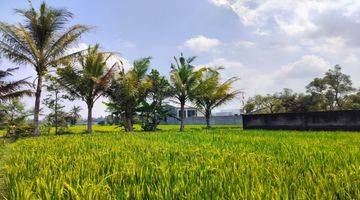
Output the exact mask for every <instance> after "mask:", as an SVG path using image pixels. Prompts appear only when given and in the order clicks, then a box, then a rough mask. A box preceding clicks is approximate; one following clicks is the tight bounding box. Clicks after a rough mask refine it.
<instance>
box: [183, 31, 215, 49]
mask: <svg viewBox="0 0 360 200" xmlns="http://www.w3.org/2000/svg"><path fill="white" fill-rule="evenodd" d="M220 45H221V42H220V40H218V39H215V38H207V37H205V36H203V35H199V36H196V37H193V38H190V39H188V40H187V41H185V43H184V45H183V46H184V47H186V48H189V49H191V50H193V51H196V52H209V51H212V50H214V49H215V48H216V47H218V46H220Z"/></svg>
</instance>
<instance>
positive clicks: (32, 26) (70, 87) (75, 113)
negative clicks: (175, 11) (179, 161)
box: [0, 1, 239, 136]
mask: <svg viewBox="0 0 360 200" xmlns="http://www.w3.org/2000/svg"><path fill="white" fill-rule="evenodd" d="M29 3H30V8H28V9H16V13H18V14H20V15H21V16H22V17H23V19H24V21H23V22H22V23H18V24H8V23H5V22H0V34H1V37H0V55H1V56H3V57H5V58H7V59H9V60H10V61H12V62H13V63H14V64H19V65H24V64H27V65H30V66H32V67H33V68H34V69H35V71H36V79H35V81H34V82H33V83H29V82H28V79H22V80H18V81H13V82H7V81H5V80H3V79H4V78H5V77H7V76H11V75H12V72H13V71H14V70H15V69H8V70H5V71H0V106H1V113H0V122H2V123H1V124H2V125H3V126H5V127H6V128H7V129H8V133H12V132H27V133H29V132H31V134H32V135H35V136H37V135H40V134H41V133H46V132H49V130H50V129H51V128H52V127H55V132H56V134H60V133H64V132H66V127H67V125H68V124H69V123H70V124H76V121H77V120H78V119H79V118H80V115H79V112H80V108H79V107H73V108H71V110H70V111H68V112H66V111H65V110H64V108H65V106H64V105H63V104H64V99H68V100H75V99H78V100H81V101H83V102H84V103H86V105H87V111H88V116H87V132H88V133H92V132H93V129H92V124H93V122H92V120H93V117H92V115H93V108H94V104H95V102H97V101H98V99H99V98H100V97H106V98H108V99H109V102H107V103H106V105H107V106H108V110H109V111H110V112H111V113H112V115H111V116H112V117H113V120H112V121H113V122H115V123H116V122H118V124H119V125H122V126H123V127H124V129H125V130H126V131H133V125H134V124H135V123H140V124H141V126H142V128H143V129H144V130H147V131H154V130H156V129H157V125H158V124H159V123H160V122H161V121H162V120H164V119H165V118H166V117H169V116H170V117H176V116H173V115H172V114H171V112H170V107H169V105H168V104H167V103H166V102H165V100H169V99H172V100H173V101H174V102H177V103H178V104H179V105H180V108H181V109H180V116H179V117H177V118H178V120H179V121H180V131H183V130H184V117H185V116H184V109H185V104H186V103H190V102H191V103H193V104H194V105H195V106H197V107H198V108H199V110H200V111H201V112H203V113H204V114H205V117H206V120H207V127H209V128H210V127H211V125H210V117H211V111H212V110H213V109H214V108H216V107H218V106H220V105H222V104H224V103H226V102H228V101H230V100H231V99H233V98H235V96H236V95H237V94H238V93H239V91H237V90H232V84H233V83H234V82H235V81H236V80H237V78H236V77H233V78H230V79H228V80H225V81H222V79H221V77H220V70H221V68H218V67H202V68H199V69H196V68H195V66H194V65H193V64H192V63H193V61H194V60H195V57H190V58H185V57H184V56H183V55H182V54H181V55H180V56H179V57H174V61H173V63H172V64H171V72H170V81H169V80H167V79H166V77H164V76H161V75H160V73H159V72H158V71H157V70H155V69H152V70H150V61H151V58H150V57H147V58H142V59H138V60H136V61H134V62H133V64H132V67H131V69H129V70H127V71H126V70H125V69H124V68H123V63H121V61H117V62H114V63H110V61H111V59H110V58H111V57H112V56H114V53H112V52H105V51H101V50H100V45H98V44H96V45H94V46H89V47H88V48H86V49H82V50H80V51H77V52H70V51H69V49H70V48H71V47H74V45H76V44H77V42H78V41H79V39H80V38H81V36H82V35H83V34H84V33H86V32H88V31H89V30H90V27H89V26H86V25H81V24H77V25H73V26H67V25H68V23H69V21H70V19H72V18H73V14H72V13H71V12H69V11H67V10H65V9H56V8H52V7H49V6H47V5H46V4H45V3H42V4H41V5H40V9H39V10H36V9H35V8H34V7H33V5H32V4H31V1H29ZM32 88H34V89H35V91H33V89H32ZM43 89H46V90H47V96H46V97H45V98H44V99H43V101H42V102H41V99H42V92H43ZM25 95H29V96H30V95H34V96H35V104H34V110H33V111H29V110H25V108H24V106H23V104H22V103H21V101H20V98H21V97H23V96H25ZM41 103H43V104H44V105H45V106H46V107H47V108H48V110H50V111H49V112H48V113H47V114H44V113H43V110H42V109H41ZM29 113H32V114H33V116H34V117H33V122H32V123H28V122H27V120H26V119H27V117H28V115H29ZM41 114H42V115H45V119H44V120H43V122H42V123H41V124H40V120H39V116H40V115H41ZM24 124H26V131H25V130H23V129H24V127H25V125H24Z"/></svg>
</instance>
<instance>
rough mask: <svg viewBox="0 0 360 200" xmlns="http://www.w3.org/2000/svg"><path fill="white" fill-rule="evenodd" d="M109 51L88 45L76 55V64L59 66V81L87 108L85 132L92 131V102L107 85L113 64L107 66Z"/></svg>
mask: <svg viewBox="0 0 360 200" xmlns="http://www.w3.org/2000/svg"><path fill="white" fill-rule="evenodd" d="M111 56H112V54H111V53H105V52H100V51H99V45H95V46H94V47H89V48H88V49H87V51H86V52H85V53H82V54H81V55H79V56H78V59H77V64H78V65H72V64H69V65H68V66H67V67H65V68H59V69H58V71H57V73H58V75H59V82H60V84H61V85H62V86H63V87H64V89H65V90H66V91H67V92H69V94H70V95H71V96H73V97H77V98H79V99H81V100H82V101H84V102H85V103H86V105H87V109H88V118H87V132H88V133H92V109H93V107H94V103H95V102H96V100H98V99H99V98H100V97H101V96H103V95H104V91H105V90H106V88H107V87H108V85H109V82H110V80H111V78H112V76H113V73H114V70H115V66H117V64H114V65H112V66H111V67H110V68H108V67H107V61H108V60H109V58H110V57H111Z"/></svg>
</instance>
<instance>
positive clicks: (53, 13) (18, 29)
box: [0, 3, 89, 135]
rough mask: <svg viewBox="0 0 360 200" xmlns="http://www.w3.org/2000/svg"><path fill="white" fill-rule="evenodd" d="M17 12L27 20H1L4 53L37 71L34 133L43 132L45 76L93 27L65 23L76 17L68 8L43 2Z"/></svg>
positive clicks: (16, 61)
mask: <svg viewBox="0 0 360 200" xmlns="http://www.w3.org/2000/svg"><path fill="white" fill-rule="evenodd" d="M16 13H18V14H20V15H21V16H22V17H24V19H25V20H24V22H23V23H19V24H16V25H11V24H7V23H4V22H1V23H0V33H1V34H2V37H1V39H0V53H2V55H4V56H5V57H7V58H8V59H10V60H11V61H13V62H14V63H18V64H29V65H31V66H33V67H34V68H35V71H36V73H37V84H36V92H35V109H34V126H35V129H34V135H39V134H40V132H39V112H40V99H41V91H42V85H43V77H44V75H45V74H46V73H47V72H48V70H49V68H50V67H56V66H58V65H59V64H60V63H62V62H63V61H64V60H65V59H67V58H69V57H71V56H72V55H74V54H76V53H74V54H70V55H65V54H66V50H67V49H68V48H69V47H71V45H73V44H74V43H75V42H76V41H78V39H79V38H80V36H81V35H82V34H83V33H84V32H86V31H88V30H89V28H88V27H87V26H84V25H74V26H71V27H70V28H66V27H65V25H66V24H67V23H68V22H69V19H71V18H72V16H73V15H72V13H70V12H68V11H67V10H65V9H55V8H51V7H48V6H47V5H46V4H45V3H42V4H41V6H40V9H39V10H38V11H37V10H35V8H34V7H33V6H32V5H30V8H29V9H24V10H22V9H17V10H16Z"/></svg>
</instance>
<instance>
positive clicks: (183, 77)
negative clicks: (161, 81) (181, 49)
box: [170, 54, 201, 131]
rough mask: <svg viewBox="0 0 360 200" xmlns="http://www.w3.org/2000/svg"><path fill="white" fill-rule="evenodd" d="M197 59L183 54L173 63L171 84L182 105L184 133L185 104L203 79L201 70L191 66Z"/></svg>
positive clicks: (181, 120) (181, 116) (181, 122)
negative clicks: (201, 78)
mask: <svg viewBox="0 0 360 200" xmlns="http://www.w3.org/2000/svg"><path fill="white" fill-rule="evenodd" d="M195 58H196V57H190V58H185V57H184V56H183V54H181V55H180V57H179V58H176V57H174V61H175V62H174V63H171V69H172V70H171V73H170V82H171V87H172V92H173V94H174V97H175V98H176V99H177V100H178V103H179V104H180V113H179V120H180V131H184V118H185V116H184V110H185V103H186V101H188V100H189V99H191V98H192V97H193V95H194V93H195V88H196V87H197V86H198V82H199V78H200V77H201V70H195V66H193V65H192V64H191V63H192V62H193V61H194V60H195Z"/></svg>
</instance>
